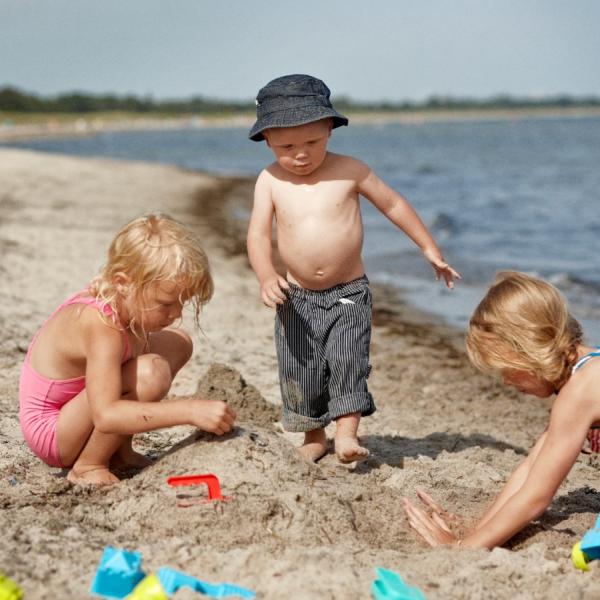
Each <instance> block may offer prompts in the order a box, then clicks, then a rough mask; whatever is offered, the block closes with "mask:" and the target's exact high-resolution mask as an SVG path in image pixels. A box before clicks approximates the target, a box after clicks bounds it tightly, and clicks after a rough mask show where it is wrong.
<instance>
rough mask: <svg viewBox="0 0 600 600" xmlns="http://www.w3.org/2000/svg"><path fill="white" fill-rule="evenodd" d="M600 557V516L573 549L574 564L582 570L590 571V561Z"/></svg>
mask: <svg viewBox="0 0 600 600" xmlns="http://www.w3.org/2000/svg"><path fill="white" fill-rule="evenodd" d="M598 559H600V516H598V518H597V519H596V524H595V525H594V527H592V529H588V530H587V532H586V533H585V535H584V536H583V538H581V541H580V542H577V543H576V544H575V545H574V546H573V550H572V551H571V560H572V561H573V564H574V565H575V567H577V568H578V569H581V570H582V571H589V567H588V566H587V565H588V563H589V562H591V561H592V560H598Z"/></svg>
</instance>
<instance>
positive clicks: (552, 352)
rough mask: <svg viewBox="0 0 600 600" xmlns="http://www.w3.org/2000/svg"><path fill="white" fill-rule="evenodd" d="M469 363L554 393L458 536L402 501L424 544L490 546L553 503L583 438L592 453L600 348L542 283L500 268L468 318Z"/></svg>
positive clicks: (598, 411) (440, 514) (439, 515)
mask: <svg viewBox="0 0 600 600" xmlns="http://www.w3.org/2000/svg"><path fill="white" fill-rule="evenodd" d="M467 350H468V353H469V357H470V359H471V361H472V362H473V364H474V365H475V366H476V367H478V368H479V369H481V370H483V371H488V372H495V373H498V374H500V375H501V376H502V378H503V380H504V383H505V384H506V385H510V386H513V387H515V388H517V389H518V390H519V391H521V392H523V393H526V394H532V395H534V396H538V397H540V398H546V397H548V396H550V395H552V394H557V397H556V399H555V401H554V405H553V407H552V412H551V414H550V422H549V424H548V427H547V429H546V431H544V433H542V435H541V436H540V438H539V439H538V441H537V443H536V444H535V445H534V446H533V448H532V450H531V452H530V453H529V455H528V456H527V458H526V459H525V460H524V461H523V462H522V463H521V464H520V465H519V467H518V468H517V469H516V470H515V472H514V473H513V474H512V475H511V477H510V478H509V480H508V481H507V483H506V485H505V486H504V488H503V490H502V491H501V492H500V494H499V495H498V497H497V498H496V500H495V501H494V503H493V504H492V505H491V506H490V508H489V509H488V510H487V512H486V513H485V514H484V516H483V517H482V519H481V520H480V521H479V522H478V523H477V524H476V525H475V526H474V527H473V528H472V529H471V530H470V531H469V532H468V533H467V535H466V536H464V537H463V539H462V540H459V539H458V537H457V536H456V535H455V534H454V533H452V531H451V529H450V527H449V526H448V524H447V522H446V521H447V520H448V519H446V520H444V517H448V516H450V518H452V515H448V513H446V512H445V511H444V510H443V509H442V508H441V507H440V506H439V505H438V504H437V503H436V502H434V501H433V500H432V499H431V497H430V496H428V495H427V494H426V493H425V492H424V491H422V490H419V491H418V495H419V497H420V499H421V501H422V502H423V503H424V504H425V506H426V509H427V510H423V509H421V508H418V507H416V506H415V505H413V504H412V503H411V502H410V501H409V500H408V499H405V500H404V506H405V511H406V514H407V517H408V521H409V523H410V525H411V526H412V527H413V528H414V529H415V530H416V531H417V532H418V533H419V534H420V535H421V536H422V537H423V538H424V539H425V541H426V542H427V543H429V544H430V545H431V546H439V545H444V544H446V545H455V546H461V545H462V546H476V547H485V548H493V547H494V546H500V545H502V544H503V543H505V542H506V541H507V540H509V539H510V538H511V537H512V536H513V535H515V534H516V533H517V532H518V531H520V530H521V529H523V527H525V526H526V525H527V524H528V523H530V522H531V521H532V520H534V519H536V518H538V517H539V516H540V515H541V514H542V513H543V512H544V511H545V510H546V508H547V507H548V506H549V504H550V503H551V502H552V499H553V497H554V495H555V494H556V491H557V490H558V487H559V486H560V484H561V483H562V482H563V481H564V479H565V477H566V476H567V475H568V473H569V471H570V470H571V468H572V467H573V464H574V463H575V461H576V460H577V457H578V455H579V453H580V452H581V450H582V447H583V446H584V443H585V442H586V438H587V440H588V441H589V442H590V443H591V448H592V450H594V451H596V452H597V451H599V449H600V448H599V447H598V435H597V434H598V430H597V429H595V427H597V426H598V425H600V360H598V357H600V347H596V348H591V347H589V346H587V345H585V344H584V343H583V333H582V331H581V327H580V325H579V323H578V322H577V321H576V320H575V319H574V318H573V317H572V316H571V314H570V313H569V310H568V308H567V305H566V303H565V301H564V300H563V298H562V297H561V295H560V294H559V292H558V291H557V290H556V289H555V288H554V287H553V286H552V285H550V284H549V283H546V282H544V281H542V280H540V279H536V278H534V277H529V276H527V275H525V274H523V273H516V272H504V273H500V274H499V275H498V277H497V279H496V281H495V283H494V284H493V285H492V287H491V288H490V290H489V291H488V293H487V294H486V296H485V297H484V298H483V300H482V301H481V303H480V304H479V306H478V307H477V308H476V310H475V312H474V314H473V316H472V317H471V321H470V324H469V330H468V334H467Z"/></svg>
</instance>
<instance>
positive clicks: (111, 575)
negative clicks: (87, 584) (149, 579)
mask: <svg viewBox="0 0 600 600" xmlns="http://www.w3.org/2000/svg"><path fill="white" fill-rule="evenodd" d="M143 578H144V572H143V571H142V555H141V553H139V552H128V551H127V550H118V549H117V548H111V547H110V546H107V547H106V548H104V553H103V554H102V558H101V559H100V564H99V565H98V569H97V570H96V576H95V577H94V581H93V582H92V587H91V588H90V593H92V594H94V595H95V596H102V597H103V598H119V599H120V598H125V597H126V596H128V595H129V594H130V593H131V592H132V590H133V588H134V587H135V586H136V585H137V584H138V583H139V582H140V581H141V580H142V579H143Z"/></svg>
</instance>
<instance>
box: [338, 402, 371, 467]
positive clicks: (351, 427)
mask: <svg viewBox="0 0 600 600" xmlns="http://www.w3.org/2000/svg"><path fill="white" fill-rule="evenodd" d="M359 423H360V413H358V412H356V413H351V414H349V415H344V416H343V417H339V419H337V421H336V432H335V453H336V454H337V457H338V460H339V461H340V462H341V463H351V462H355V461H357V460H365V458H367V457H368V456H369V451H368V450H367V449H366V448H363V447H362V446H361V445H360V444H359V442H358V436H357V435H356V432H357V431H358V424H359Z"/></svg>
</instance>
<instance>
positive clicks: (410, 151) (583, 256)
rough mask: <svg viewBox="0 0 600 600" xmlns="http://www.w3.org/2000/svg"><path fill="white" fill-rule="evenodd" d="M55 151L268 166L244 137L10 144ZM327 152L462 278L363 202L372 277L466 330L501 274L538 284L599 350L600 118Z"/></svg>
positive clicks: (343, 143) (464, 131) (477, 128)
mask: <svg viewBox="0 0 600 600" xmlns="http://www.w3.org/2000/svg"><path fill="white" fill-rule="evenodd" d="M13 146H21V147H27V148H32V149H35V150H42V151H48V152H61V153H66V154H75V155H81V156H108V157H111V158H123V159H135V160H144V161H156V162H162V163H170V164H175V165H179V166H182V167H186V168H190V169H200V170H204V171H214V172H217V173H221V174H235V175H256V174H257V173H258V172H259V171H260V169H261V168H262V167H264V166H265V165H266V164H267V163H268V162H270V161H271V154H270V152H269V151H268V149H267V148H265V146H264V144H257V143H254V142H250V141H248V140H247V138H246V130H242V129H190V130H184V131H149V132H125V133H106V134H101V135H98V136H95V137H89V138H79V139H63V140H43V141H30V142H26V143H21V144H13ZM330 148H331V149H332V150H333V151H335V152H341V153H347V154H351V155H353V156H356V157H358V158H361V159H362V160H364V161H365V162H367V163H368V164H369V165H370V166H371V167H372V168H373V169H374V170H375V171H376V172H377V173H378V174H379V175H380V176H381V177H382V178H383V179H385V180H386V181H387V182H388V183H390V184H391V185H392V186H393V187H395V188H396V189H397V190H398V191H400V192H401V193H402V194H403V195H405V196H406V197H407V198H408V199H409V200H410V201H411V203H412V204H413V205H414V206H415V208H416V209H417V211H418V212H419V214H420V215H421V217H422V218H423V220H424V221H425V222H426V224H427V225H428V226H429V228H430V229H431V231H432V232H433V234H434V236H435V238H436V240H437V241H438V243H439V245H440V246H441V247H442V248H443V251H444V254H445V256H446V258H447V260H448V261H450V262H451V264H452V265H453V266H454V267H455V268H456V269H458V270H459V271H460V272H461V273H462V274H463V280H462V282H460V284H459V285H458V287H457V289H456V290H454V291H453V292H448V291H447V290H445V289H444V288H443V287H442V286H441V285H440V284H437V283H435V282H434V281H433V276H432V272H431V271H430V268H429V266H428V265H427V264H426V263H425V262H424V261H423V259H422V258H421V257H420V253H419V252H416V251H415V249H414V248H413V247H412V246H411V243H410V242H409V241H408V240H407V238H406V237H405V236H404V235H403V234H402V233H401V232H399V231H397V230H396V229H395V228H394V226H393V225H391V224H390V223H389V222H388V221H387V220H386V219H385V218H384V217H383V216H382V215H380V214H379V213H378V212H377V211H376V210H375V209H373V207H372V206H371V205H370V204H369V203H368V202H367V201H364V203H363V209H364V213H363V214H364V220H365V249H364V256H365V261H366V264H367V271H368V274H369V276H370V278H371V279H372V280H376V281H382V282H386V283H390V284H393V285H395V286H398V287H399V288H401V289H402V290H404V292H405V294H406V296H407V297H408V298H409V300H411V301H412V302H413V303H414V304H415V305H416V306H418V307H421V308H423V309H425V310H427V311H430V312H433V313H436V314H438V315H440V316H442V317H444V318H445V319H446V320H448V321H449V322H450V323H452V324H454V325H458V326H459V327H464V326H465V324H466V322H467V320H468V315H469V314H470V312H471V311H472V309H473V308H474V307H475V305H476V304H477V302H478V300H479V298H480V297H481V296H482V295H483V293H484V291H485V289H486V287H487V285H488V284H489V282H490V280H491V279H492V278H493V275H494V273H495V272H496V271H497V270H499V269H508V268H511V269H518V270H523V271H527V272H530V273H532V274H537V275H541V276H543V277H545V278H548V279H549V280H550V281H552V282H553V283H555V284H556V285H557V286H558V287H559V288H560V289H561V290H562V291H563V292H564V293H565V294H566V296H567V297H568V299H569V301H570V303H571V307H572V310H573V312H574V313H575V314H576V316H577V317H578V318H579V319H581V321H582V322H583V323H584V325H585V328H586V330H587V332H588V337H589V339H590V341H593V342H598V343H600V119H598V118H585V119H583V118H582V119H568V120H562V119H530V120H529V119H525V120H515V121H497V122H465V123H462V122H461V123H424V124H418V125H404V124H394V125H381V126H375V125H357V126H350V127H348V128H340V129H337V130H335V131H334V134H333V136H332V139H331V145H330Z"/></svg>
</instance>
